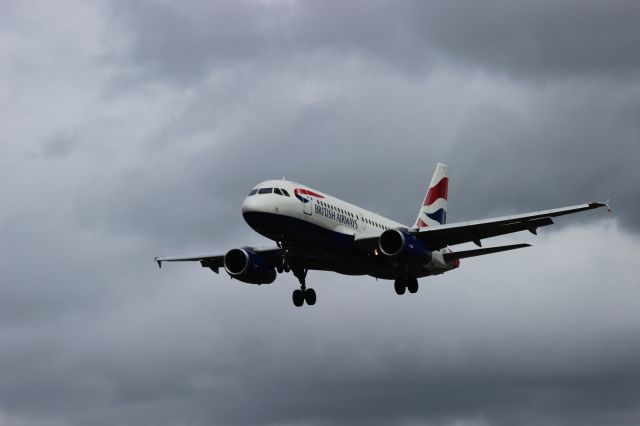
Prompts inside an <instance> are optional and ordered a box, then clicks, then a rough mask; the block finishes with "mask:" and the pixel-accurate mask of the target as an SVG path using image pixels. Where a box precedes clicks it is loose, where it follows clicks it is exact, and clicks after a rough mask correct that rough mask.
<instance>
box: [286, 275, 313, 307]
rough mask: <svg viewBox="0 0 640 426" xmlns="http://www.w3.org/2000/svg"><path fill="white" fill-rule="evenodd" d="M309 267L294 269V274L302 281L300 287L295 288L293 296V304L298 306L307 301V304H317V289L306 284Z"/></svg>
mask: <svg viewBox="0 0 640 426" xmlns="http://www.w3.org/2000/svg"><path fill="white" fill-rule="evenodd" d="M307 272H308V269H294V270H293V275H295V276H296V278H297V279H298V281H300V289H299V290H294V291H293V294H292V295H291V298H292V299H293V304H294V305H296V306H297V307H300V306H302V305H304V303H305V302H306V303H307V305H309V306H312V305H315V304H316V291H315V290H314V289H312V288H307V286H306V285H305V281H306V278H307Z"/></svg>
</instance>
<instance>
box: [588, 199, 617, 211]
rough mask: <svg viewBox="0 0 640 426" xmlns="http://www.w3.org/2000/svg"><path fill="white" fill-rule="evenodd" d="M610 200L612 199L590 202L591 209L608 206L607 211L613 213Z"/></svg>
mask: <svg viewBox="0 0 640 426" xmlns="http://www.w3.org/2000/svg"><path fill="white" fill-rule="evenodd" d="M609 201H611V200H610V199H607V201H605V202H604V203H602V202H598V201H594V202H593V203H589V208H590V209H597V208H598V207H606V208H607V211H608V212H609V213H611V212H612V211H611V206H610V205H609Z"/></svg>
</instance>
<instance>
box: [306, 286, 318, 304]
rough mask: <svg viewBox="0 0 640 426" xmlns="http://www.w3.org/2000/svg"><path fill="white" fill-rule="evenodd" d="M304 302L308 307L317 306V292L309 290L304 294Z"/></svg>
mask: <svg viewBox="0 0 640 426" xmlns="http://www.w3.org/2000/svg"><path fill="white" fill-rule="evenodd" d="M304 301H305V302H307V305H309V306H312V305H315V304H316V291H315V290H314V289H312V288H308V289H306V290H305V292H304Z"/></svg>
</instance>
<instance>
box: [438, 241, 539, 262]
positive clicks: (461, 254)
mask: <svg viewBox="0 0 640 426" xmlns="http://www.w3.org/2000/svg"><path fill="white" fill-rule="evenodd" d="M524 247H531V244H511V245H507V246H498V247H487V248H481V249H474V250H465V251H457V252H453V253H445V254H443V257H444V261H445V262H451V261H452V260H455V259H466V258H467V257H475V256H484V255H485V254H492V253H500V252H502V251H507V250H515V249H519V248H524Z"/></svg>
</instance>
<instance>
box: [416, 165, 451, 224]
mask: <svg viewBox="0 0 640 426" xmlns="http://www.w3.org/2000/svg"><path fill="white" fill-rule="evenodd" d="M447 169H448V167H447V166H446V165H445V164H442V163H438V165H437V166H436V171H435V172H433V177H432V178H431V184H430V185H429V190H428V191H427V195H426V196H425V197H424V202H423V203H422V207H421V208H420V214H418V218H417V219H416V223H415V225H413V227H414V228H426V227H427V226H437V225H444V224H445V223H446V222H447V191H448V187H449V177H448V175H447Z"/></svg>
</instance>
